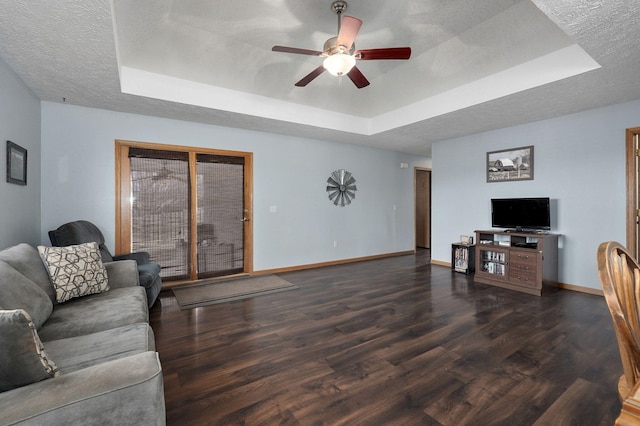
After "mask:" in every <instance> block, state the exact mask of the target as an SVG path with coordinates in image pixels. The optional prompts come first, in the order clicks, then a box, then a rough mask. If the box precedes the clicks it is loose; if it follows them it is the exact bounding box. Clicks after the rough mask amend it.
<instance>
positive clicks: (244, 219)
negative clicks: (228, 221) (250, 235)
mask: <svg viewBox="0 0 640 426" xmlns="http://www.w3.org/2000/svg"><path fill="white" fill-rule="evenodd" d="M240 221H242V222H249V218H248V217H246V216H245V217H243V218H242V219H240Z"/></svg>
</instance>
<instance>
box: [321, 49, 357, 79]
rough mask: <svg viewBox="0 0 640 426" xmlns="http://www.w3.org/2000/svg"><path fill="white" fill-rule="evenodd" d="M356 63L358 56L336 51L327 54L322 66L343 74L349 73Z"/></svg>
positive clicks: (332, 72) (332, 71) (335, 73)
mask: <svg viewBox="0 0 640 426" xmlns="http://www.w3.org/2000/svg"><path fill="white" fill-rule="evenodd" d="M355 65H356V58H355V57H354V56H351V55H347V54H346V53H334V54H333V55H331V56H327V57H326V58H325V60H324V61H323V62H322V66H324V68H325V69H326V70H327V71H329V72H330V73H331V74H333V75H336V76H341V75H345V74H347V73H348V72H349V71H351V68H353V67H354V66H355Z"/></svg>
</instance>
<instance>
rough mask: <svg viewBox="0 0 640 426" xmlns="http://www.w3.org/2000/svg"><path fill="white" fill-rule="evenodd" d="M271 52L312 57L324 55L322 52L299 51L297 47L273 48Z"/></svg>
mask: <svg viewBox="0 0 640 426" xmlns="http://www.w3.org/2000/svg"><path fill="white" fill-rule="evenodd" d="M271 50H272V51H273V52H284V53H297V54H298V55H311V56H320V55H322V52H320V51H319V50H310V49H299V48H297V47H287V46H273V47H272V48H271Z"/></svg>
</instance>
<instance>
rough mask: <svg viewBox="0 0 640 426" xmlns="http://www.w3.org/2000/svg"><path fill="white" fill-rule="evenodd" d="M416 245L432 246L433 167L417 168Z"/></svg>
mask: <svg viewBox="0 0 640 426" xmlns="http://www.w3.org/2000/svg"><path fill="white" fill-rule="evenodd" d="M415 209H416V211H415V217H416V225H415V229H416V238H415V239H416V247H421V248H427V249H430V248H431V169H423V168H419V167H416V168H415Z"/></svg>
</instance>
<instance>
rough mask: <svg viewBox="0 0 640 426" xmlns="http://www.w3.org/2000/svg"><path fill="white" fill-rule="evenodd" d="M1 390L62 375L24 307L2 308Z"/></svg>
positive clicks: (0, 322)
mask: <svg viewBox="0 0 640 426" xmlns="http://www.w3.org/2000/svg"><path fill="white" fill-rule="evenodd" d="M0 340H1V341H2V342H4V343H3V344H2V345H1V346H0V392H4V391H7V390H10V389H14V388H17V387H20V386H25V385H28V384H30V383H35V382H39V381H41V380H44V379H48V378H50V377H58V376H59V375H60V372H59V371H58V367H56V365H55V363H54V362H53V361H51V360H50V359H49V357H48V356H47V353H46V352H45V351H44V347H43V346H42V342H41V341H40V338H39V337H38V332H37V331H36V326H35V325H34V324H33V321H31V317H30V316H29V314H28V313H27V311H25V310H24V309H14V310H0Z"/></svg>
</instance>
